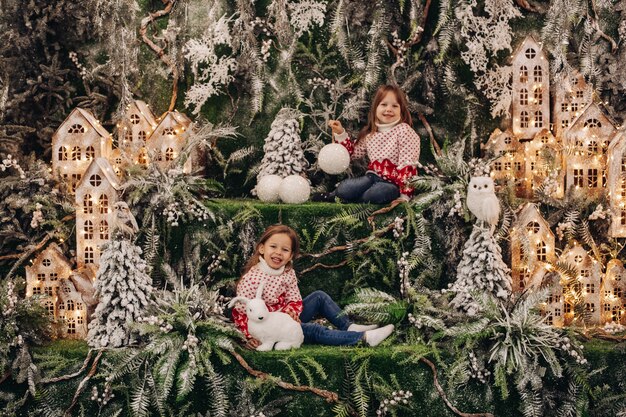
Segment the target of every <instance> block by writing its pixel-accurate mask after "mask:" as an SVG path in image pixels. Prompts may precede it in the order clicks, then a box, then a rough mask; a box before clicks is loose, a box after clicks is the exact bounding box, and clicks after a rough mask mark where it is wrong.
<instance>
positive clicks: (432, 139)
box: [417, 113, 442, 156]
mask: <svg viewBox="0 0 626 417" xmlns="http://www.w3.org/2000/svg"><path fill="white" fill-rule="evenodd" d="M417 117H419V119H420V121H421V122H422V124H423V125H424V127H425V128H426V132H428V137H430V144H431V145H432V147H433V149H434V150H435V153H436V154H437V156H441V155H442V152H441V148H440V147H439V144H438V143H437V141H436V140H435V135H433V130H432V129H431V127H430V123H428V120H426V116H424V115H423V114H422V113H419V114H418V115H417Z"/></svg>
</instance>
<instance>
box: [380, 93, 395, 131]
mask: <svg viewBox="0 0 626 417" xmlns="http://www.w3.org/2000/svg"><path fill="white" fill-rule="evenodd" d="M396 120H400V103H399V102H398V98H397V97H396V95H395V94H394V92H393V91H389V92H387V94H385V97H383V99H382V101H381V102H380V103H379V104H378V106H377V107H376V121H377V122H378V123H380V124H388V123H392V122H395V121H396Z"/></svg>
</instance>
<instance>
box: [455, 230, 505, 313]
mask: <svg viewBox="0 0 626 417" xmlns="http://www.w3.org/2000/svg"><path fill="white" fill-rule="evenodd" d="M450 291H452V292H453V293H456V295H455V296H454V298H453V299H452V301H451V302H450V304H451V305H452V306H454V307H456V308H457V309H459V310H462V311H465V312H466V313H467V314H468V315H470V316H473V315H474V314H476V313H477V312H478V309H479V307H478V303H477V302H476V301H475V299H474V297H473V294H484V293H489V294H491V295H493V296H494V297H496V298H498V299H501V300H507V299H508V298H509V296H510V294H511V276H510V270H509V268H508V267H507V266H506V264H505V263H504V261H503V260H502V251H501V249H500V245H498V242H497V241H496V239H495V237H494V236H493V233H492V232H491V230H490V229H489V228H483V227H480V226H477V225H474V229H473V230H472V234H471V235H470V238H469V240H468V241H467V242H465V246H464V248H463V258H462V259H461V262H460V263H459V267H458V270H457V280H456V282H455V283H454V284H453V285H452V287H451V289H450Z"/></svg>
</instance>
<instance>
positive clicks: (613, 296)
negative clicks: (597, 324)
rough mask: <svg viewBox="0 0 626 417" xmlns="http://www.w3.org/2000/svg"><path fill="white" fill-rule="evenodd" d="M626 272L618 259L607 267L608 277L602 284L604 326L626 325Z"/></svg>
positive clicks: (610, 262)
mask: <svg viewBox="0 0 626 417" xmlns="http://www.w3.org/2000/svg"><path fill="white" fill-rule="evenodd" d="M625 309H626V270H625V269H624V265H623V264H622V262H621V261H620V260H618V259H612V260H610V261H609V263H608V264H607V265H606V275H605V277H604V283H603V284H602V322H601V323H602V324H604V323H620V324H622V325H624V324H626V314H624V310H625Z"/></svg>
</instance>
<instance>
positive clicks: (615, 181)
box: [607, 130, 626, 237]
mask: <svg viewBox="0 0 626 417" xmlns="http://www.w3.org/2000/svg"><path fill="white" fill-rule="evenodd" d="M607 160H608V162H607V181H608V195H609V206H610V208H611V225H610V227H609V235H610V236H611V237H626V131H624V130H620V131H619V132H618V133H617V134H616V135H615V136H614V138H613V140H612V141H611V144H610V145H609V150H608V157H607Z"/></svg>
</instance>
